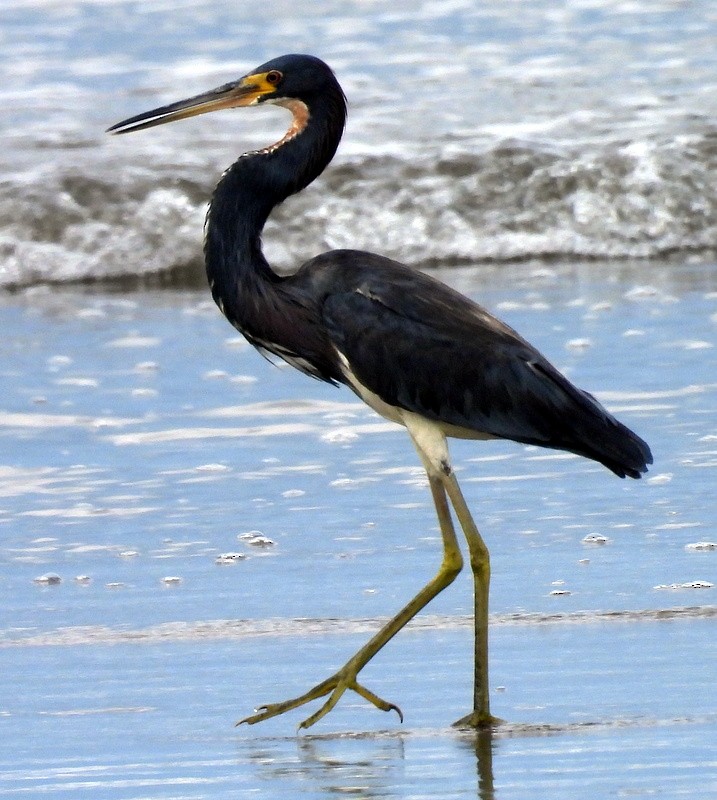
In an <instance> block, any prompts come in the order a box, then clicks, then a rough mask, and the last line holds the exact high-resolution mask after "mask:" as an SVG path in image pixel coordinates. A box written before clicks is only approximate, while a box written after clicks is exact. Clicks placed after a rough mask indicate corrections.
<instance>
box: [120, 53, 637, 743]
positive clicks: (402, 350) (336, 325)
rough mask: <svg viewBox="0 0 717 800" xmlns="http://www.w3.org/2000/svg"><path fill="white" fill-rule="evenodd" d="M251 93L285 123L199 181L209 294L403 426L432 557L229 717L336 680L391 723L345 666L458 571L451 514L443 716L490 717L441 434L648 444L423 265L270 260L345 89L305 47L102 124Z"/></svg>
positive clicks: (353, 259) (328, 137)
mask: <svg viewBox="0 0 717 800" xmlns="http://www.w3.org/2000/svg"><path fill="white" fill-rule="evenodd" d="M265 104H273V105H278V106H282V107H283V108H285V109H287V110H288V111H289V112H290V114H291V123H290V125H289V128H288V130H287V131H286V133H285V135H284V136H283V137H282V138H281V139H279V140H278V141H277V142H276V143H274V144H271V145H270V146H267V147H264V148H262V149H258V150H254V151H252V152H248V153H244V154H243V155H241V156H240V157H239V158H238V159H237V160H236V161H235V162H234V163H233V164H232V165H231V166H230V167H229V168H228V169H227V170H226V171H225V172H224V174H223V175H222V176H221V179H220V180H219V182H218V184H217V186H216V188H215V189H214V192H213V194H212V197H211V200H210V202H209V207H208V211H207V216H206V222H205V229H204V257H205V263H206V272H207V278H208V281H209V287H210V289H211V293H212V296H213V298H214V301H215V302H216V304H217V305H218V307H219V309H220V310H221V312H222V313H223V314H224V316H225V317H226V318H227V319H228V321H229V322H230V323H231V324H232V325H233V326H234V327H235V328H236V329H237V330H238V331H240V332H241V333H242V334H243V336H244V337H246V339H247V340H248V341H249V342H250V343H251V344H252V345H254V346H255V347H256V348H257V349H258V350H259V351H261V352H262V353H263V354H264V355H267V356H269V357H270V358H271V357H278V359H282V360H283V361H285V362H288V363H289V364H290V365H292V366H293V367H296V368H297V369H298V370H300V371H301V372H303V373H305V374H306V375H308V376H310V377H312V378H317V379H318V380H320V381H325V382H326V383H329V384H333V385H334V386H338V385H344V386H347V387H348V388H349V389H351V390H352V391H353V392H354V393H355V394H356V395H358V397H359V398H360V399H361V400H363V401H364V402H365V403H367V404H368V405H369V406H370V407H371V408H372V409H373V410H374V411H376V412H378V414H380V415H382V416H383V417H386V418H387V419H389V420H391V421H393V422H396V423H398V424H400V425H403V426H404V427H405V428H406V430H407V431H408V435H409V437H410V438H411V440H412V442H413V445H414V446H415V448H416V450H417V452H418V456H419V458H420V460H421V462H422V464H423V467H424V469H425V472H426V475H427V478H428V486H429V489H430V492H431V496H432V499H433V503H434V505H435V510H436V515H437V518H438V526H439V528H440V534H441V539H442V547H443V553H442V559H441V563H440V566H439V568H438V570H437V572H436V573H435V575H434V576H433V577H432V578H431V579H430V580H429V581H428V582H427V583H426V585H425V586H423V588H422V589H421V590H420V591H419V592H418V593H417V594H416V596H415V597H414V598H413V599H412V600H410V601H409V602H408V603H407V604H406V605H405V606H404V607H403V608H402V609H401V610H400V611H399V612H398V613H397V614H396V615H395V616H394V617H393V618H391V619H390V620H389V621H388V622H387V623H386V624H385V625H384V626H383V627H382V628H381V629H380V630H379V631H378V632H377V633H376V634H375V635H374V636H373V637H372V638H371V639H370V640H369V641H368V642H367V643H366V644H365V645H364V646H363V647H361V648H360V649H359V650H358V651H357V652H356V653H355V654H354V655H353V656H352V657H351V658H350V659H349V660H348V661H347V662H346V663H345V664H344V665H343V666H342V667H341V668H340V669H338V670H337V671H336V672H335V673H334V674H332V675H331V676H329V677H328V678H327V679H326V680H324V681H321V682H320V683H318V684H317V685H315V686H313V687H312V688H310V689H309V690H308V691H307V692H305V693H304V694H302V695H300V696H298V697H295V698H292V699H290V700H286V701H283V702H276V703H268V704H266V705H261V706H259V707H257V708H255V710H254V713H253V714H252V715H250V716H248V717H246V718H245V719H243V720H241V721H240V723H237V724H241V723H242V722H243V723H248V724H250V725H252V724H255V723H257V722H261V721H263V720H266V719H269V718H271V717H275V716H277V715H279V714H284V713H285V712H287V711H290V710H292V709H295V708H299V707H301V706H303V705H304V704H306V703H309V702H311V701H314V700H320V699H321V700H323V703H322V705H321V706H320V707H319V708H318V710H317V711H315V712H314V713H313V714H311V715H310V716H309V717H307V718H306V719H304V720H303V721H302V722H301V724H300V725H299V728H308V727H310V726H311V725H313V724H314V723H316V722H317V721H318V720H320V719H321V718H322V717H324V716H325V715H326V714H327V713H328V712H330V711H331V710H332V709H333V708H334V707H335V706H336V704H337V702H338V701H339V699H340V698H341V697H342V695H343V694H344V693H345V692H346V691H347V690H352V691H353V692H356V693H357V694H358V695H360V696H361V697H362V698H364V699H365V700H367V701H369V702H370V703H372V704H373V705H374V706H376V707H377V708H378V709H380V710H382V711H391V710H393V711H396V712H397V713H398V715H399V717H400V719H401V720H402V719H403V715H402V713H401V710H400V709H399V707H398V706H397V705H395V704H394V703H390V702H387V701H386V700H384V699H382V698H381V697H379V696H378V695H377V694H375V693H374V692H372V691H371V690H370V689H368V688H366V687H365V686H364V685H363V684H361V683H359V680H358V676H359V673H360V672H361V670H362V669H363V668H364V667H365V666H366V664H368V662H369V661H370V660H371V659H372V658H373V657H374V656H375V655H376V654H377V653H378V652H379V651H380V650H381V649H382V648H383V647H384V646H385V645H386V644H387V643H388V642H389V641H390V640H391V639H392V638H393V637H394V636H395V635H396V634H397V633H398V632H399V631H400V630H401V629H402V628H403V627H404V625H406V624H407V623H408V622H409V621H410V620H411V619H412V618H413V617H414V616H415V615H416V614H417V613H418V612H419V611H420V610H421V609H423V608H424V607H425V606H426V604H427V603H429V602H430V601H431V600H432V599H433V598H435V597H436V596H437V595H438V594H439V593H440V592H441V591H443V590H444V589H445V588H446V587H447V586H448V585H449V584H451V583H452V582H453V580H454V579H455V578H456V576H457V575H458V573H459V572H460V570H461V569H462V567H463V556H462V554H461V548H460V546H459V542H458V537H457V535H456V526H455V524H454V517H455V520H456V521H457V523H458V525H459V526H460V529H461V530H462V533H463V535H464V538H465V540H466V544H467V550H468V557H469V562H470V567H471V571H472V574H473V593H474V606H475V608H474V614H475V619H474V676H473V709H472V711H471V712H470V713H469V714H467V715H466V716H465V717H463V718H462V719H461V720H459V721H458V723H456V724H459V725H462V726H464V727H471V728H475V729H482V728H491V727H492V726H494V725H496V724H498V723H499V722H500V720H498V719H497V718H496V717H494V716H492V714H491V711H490V697H489V681H488V597H489V585H490V555H489V552H488V548H487V546H486V544H485V542H484V541H483V538H482V536H481V534H480V532H479V530H478V527H477V525H476V523H475V521H474V519H473V517H472V515H471V512H470V510H469V507H468V504H467V503H466V500H465V498H464V495H463V493H462V491H461V488H460V486H459V484H458V481H457V479H456V474H455V472H454V468H453V466H452V463H451V458H450V454H449V449H448V444H447V438H449V437H454V438H459V439H475V440H488V439H508V440H512V441H514V442H518V443H522V444H528V445H538V446H540V447H546V448H554V449H557V450H563V451H567V452H570V453H574V454H577V455H579V456H584V457H585V458H588V459H592V460H593V461H596V462H599V463H600V464H602V465H604V466H605V467H607V469H609V470H612V472H614V473H615V474H616V475H618V476H619V477H621V478H624V477H626V476H627V477H630V478H639V477H640V476H641V475H642V474H643V473H645V472H646V471H647V465H648V464H651V463H652V454H651V452H650V448H649V446H648V445H647V443H646V442H645V441H643V440H642V439H641V438H640V437H639V436H637V435H636V434H635V433H633V432H632V431H631V430H630V429H629V428H627V427H626V426H625V425H623V424H622V423H621V422H619V421H618V420H617V419H616V418H615V417H614V416H612V415H611V414H610V413H609V412H608V411H607V410H606V409H605V408H604V407H603V406H602V405H601V404H600V403H599V402H598V401H597V400H596V399H595V398H594V397H593V396H592V395H590V394H589V393H587V392H585V391H582V390H581V389H578V388H577V387H575V386H574V385H573V384H572V383H571V382H570V381H568V379H567V378H565V377H564V376H563V375H562V374H561V373H560V372H559V371H558V370H557V369H556V368H555V367H554V366H553V365H552V364H551V363H550V362H549V361H548V360H547V359H546V358H545V357H544V356H543V355H542V354H541V353H540V352H539V351H538V350H537V349H536V348H534V347H533V346H532V345H530V344H529V343H528V342H527V341H526V340H525V339H524V338H523V337H522V336H520V335H519V334H518V333H517V332H516V331H515V330H513V329H512V328H511V327H509V326H508V325H507V324H505V323H504V322H502V321H501V320H500V319H498V318H496V317H495V316H493V315H492V314H491V313H489V312H488V311H487V310H486V309H485V308H483V307H482V306H480V305H478V304H477V303H475V302H474V301H472V300H471V299H469V298H467V297H465V296H464V295H462V294H461V293H459V292H457V291H455V290H454V289H452V288H450V287H449V286H447V285H446V284H444V283H442V282H440V281H439V280H437V279H435V278H434V277H432V276H429V275H427V274H425V273H423V272H420V271H419V270H417V269H415V268H412V267H409V266H407V265H405V264H403V263H400V262H398V261H395V260H392V259H390V258H387V257H384V256H381V255H376V254H374V253H370V252H364V251H359V250H349V249H342V250H331V251H329V252H326V253H323V254H321V255H318V256H316V257H314V258H311V259H310V260H308V261H306V262H305V263H304V264H302V265H301V266H300V267H299V268H298V269H297V270H296V271H295V272H294V273H293V274H290V275H279V274H277V273H276V272H275V271H274V270H273V269H272V268H271V266H270V265H269V263H268V261H267V259H266V258H265V256H264V254H263V251H262V244H261V234H262V230H263V228H264V225H265V223H266V221H267V219H268V217H269V215H270V213H271V212H272V210H273V209H274V208H275V207H276V206H277V205H279V204H280V203H282V202H283V201H284V200H286V199H287V198H288V197H289V196H291V195H293V194H295V193H297V192H300V191H301V190H302V189H304V188H305V187H306V186H308V185H309V184H310V183H311V182H312V181H313V180H314V179H315V178H317V177H318V176H319V175H320V174H321V173H322V172H323V171H324V169H325V168H326V167H327V166H328V164H329V163H330V161H331V160H332V158H333V156H334V154H335V152H336V149H337V147H338V145H339V141H340V140H341V137H342V135H343V131H344V127H345V123H346V116H347V102H346V97H345V95H344V92H343V90H342V89H341V86H340V84H339V82H338V80H337V78H336V76H335V75H334V73H333V71H332V70H331V68H330V67H329V66H328V65H327V64H326V63H324V62H323V61H322V60H320V59H319V58H316V57H315V56H311V55H297V54H291V55H284V56H281V57H279V58H275V59H273V60H271V61H268V62H266V63H265V64H262V65H261V66H259V67H258V68H257V69H255V70H254V71H252V72H250V73H248V74H246V75H244V76H243V77H241V78H239V79H238V80H235V81H232V82H230V83H226V84H224V85H222V86H219V87H218V88H216V89H213V90H211V91H208V92H204V93H202V94H199V95H196V96H193V97H190V98H188V99H185V100H180V101H178V102H175V103H171V104H169V105H165V106H162V107H160V108H155V109H153V110H151V111H147V112H144V113H141V114H138V115H136V116H133V117H130V118H129V119H126V120H123V121H122V122H119V123H117V124H116V125H113V126H112V127H111V128H109V129H108V132H111V133H115V134H119V133H129V132H131V131H139V130H142V129H145V128H150V127H153V126H156V125H163V124H165V123H168V122H172V121H175V120H181V119H186V118H188V117H193V116H196V115H198V114H204V113H206V112H211V111H217V110H220V109H229V108H237V107H244V106H261V105H265ZM451 508H452V511H451Z"/></svg>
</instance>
